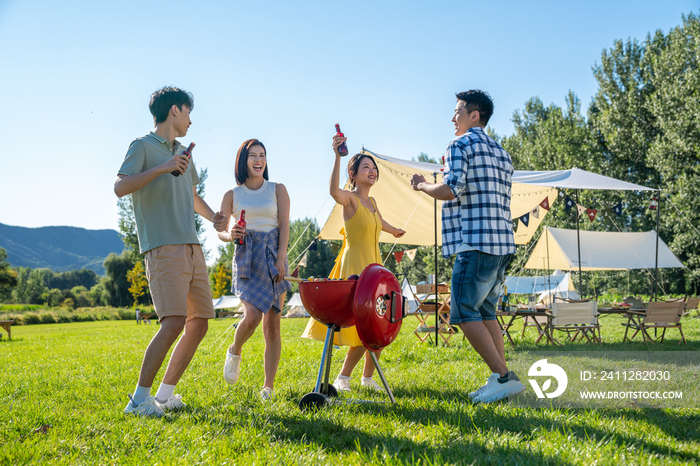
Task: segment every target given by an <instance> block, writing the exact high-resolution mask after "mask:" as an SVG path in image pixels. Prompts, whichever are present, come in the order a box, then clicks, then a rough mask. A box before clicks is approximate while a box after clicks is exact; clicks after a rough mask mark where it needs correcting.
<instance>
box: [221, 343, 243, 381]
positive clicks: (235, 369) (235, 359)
mask: <svg viewBox="0 0 700 466" xmlns="http://www.w3.org/2000/svg"><path fill="white" fill-rule="evenodd" d="M240 372H241V355H240V354H239V355H234V354H231V353H230V352H229V351H228V350H226V363H225V364H224V379H226V382H228V383H229V384H231V385H234V384H235V383H236V382H238V376H239V374H240Z"/></svg>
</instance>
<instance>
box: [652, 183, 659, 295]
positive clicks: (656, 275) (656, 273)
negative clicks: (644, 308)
mask: <svg viewBox="0 0 700 466" xmlns="http://www.w3.org/2000/svg"><path fill="white" fill-rule="evenodd" d="M657 197H658V199H657V200H656V262H655V264H654V292H653V294H652V296H651V299H652V300H653V301H656V293H657V292H658V284H659V217H660V215H661V188H659V190H658V194H657Z"/></svg>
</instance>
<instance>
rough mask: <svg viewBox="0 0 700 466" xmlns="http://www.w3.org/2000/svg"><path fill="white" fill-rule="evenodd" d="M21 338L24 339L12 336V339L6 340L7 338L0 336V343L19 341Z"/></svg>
mask: <svg viewBox="0 0 700 466" xmlns="http://www.w3.org/2000/svg"><path fill="white" fill-rule="evenodd" d="M22 340H24V338H17V337H15V338H13V339H12V340H8V339H7V338H0V344H3V343H19V342H21V341H22Z"/></svg>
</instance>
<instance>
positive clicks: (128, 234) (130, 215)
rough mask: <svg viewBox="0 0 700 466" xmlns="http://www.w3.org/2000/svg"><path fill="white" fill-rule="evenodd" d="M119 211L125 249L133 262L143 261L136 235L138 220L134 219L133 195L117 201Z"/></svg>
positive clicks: (119, 223) (120, 229) (120, 233)
mask: <svg viewBox="0 0 700 466" xmlns="http://www.w3.org/2000/svg"><path fill="white" fill-rule="evenodd" d="M117 207H118V209H119V220H118V225H119V236H121V237H122V241H123V242H124V249H125V251H126V253H127V256H128V257H129V260H130V261H131V262H141V261H143V260H144V259H143V256H142V255H141V254H140V253H139V238H138V235H137V233H136V218H135V217H134V207H133V204H132V202H131V194H129V195H127V196H124V197H120V198H119V199H117Z"/></svg>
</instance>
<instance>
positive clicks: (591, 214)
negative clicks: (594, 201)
mask: <svg viewBox="0 0 700 466" xmlns="http://www.w3.org/2000/svg"><path fill="white" fill-rule="evenodd" d="M597 213H598V211H597V210H596V209H586V215H588V220H590V221H591V222H592V221H593V220H595V216H596V214H597Z"/></svg>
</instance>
